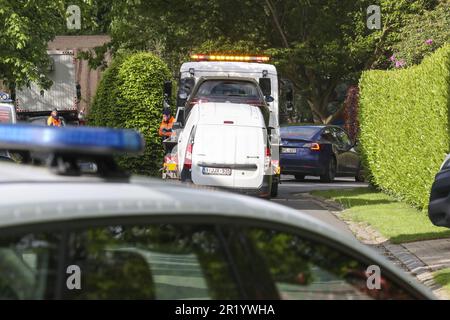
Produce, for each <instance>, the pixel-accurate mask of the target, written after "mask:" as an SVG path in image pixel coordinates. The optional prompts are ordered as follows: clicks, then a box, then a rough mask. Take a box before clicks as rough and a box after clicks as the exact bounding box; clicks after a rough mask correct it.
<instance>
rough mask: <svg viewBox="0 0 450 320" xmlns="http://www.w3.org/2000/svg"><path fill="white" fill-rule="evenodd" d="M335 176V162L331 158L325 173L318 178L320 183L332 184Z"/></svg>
mask: <svg viewBox="0 0 450 320" xmlns="http://www.w3.org/2000/svg"><path fill="white" fill-rule="evenodd" d="M335 176H336V160H335V159H334V158H331V159H330V161H329V162H328V166H327V168H326V169H325V173H324V174H323V175H321V176H320V181H321V182H333V180H334V178H335Z"/></svg>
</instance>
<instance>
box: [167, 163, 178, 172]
mask: <svg viewBox="0 0 450 320" xmlns="http://www.w3.org/2000/svg"><path fill="white" fill-rule="evenodd" d="M164 165H165V166H166V170H167V171H177V164H176V163H166V164H164Z"/></svg>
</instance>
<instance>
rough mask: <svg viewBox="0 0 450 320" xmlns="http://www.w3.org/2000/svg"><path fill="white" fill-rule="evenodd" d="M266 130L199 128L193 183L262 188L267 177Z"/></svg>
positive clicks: (227, 127) (195, 144) (215, 126)
mask: <svg viewBox="0 0 450 320" xmlns="http://www.w3.org/2000/svg"><path fill="white" fill-rule="evenodd" d="M263 130H264V129H263V128H261V127H253V126H240V125H233V124H223V125H217V124H214V125H207V124H204V125H198V127H197V130H196V134H195V142H194V148H193V158H192V181H193V182H194V183H195V184H200V185H210V186H219V187H227V188H258V187H259V186H260V185H261V184H262V181H263V177H264V156H265V143H264V137H265V135H264V131H263Z"/></svg>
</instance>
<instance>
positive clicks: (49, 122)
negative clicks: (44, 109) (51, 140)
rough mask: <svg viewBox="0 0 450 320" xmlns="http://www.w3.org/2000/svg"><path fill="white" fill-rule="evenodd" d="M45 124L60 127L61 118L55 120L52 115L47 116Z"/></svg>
mask: <svg viewBox="0 0 450 320" xmlns="http://www.w3.org/2000/svg"><path fill="white" fill-rule="evenodd" d="M47 125H48V126H53V127H61V119H58V120H56V119H55V118H53V117H52V116H50V117H48V118H47Z"/></svg>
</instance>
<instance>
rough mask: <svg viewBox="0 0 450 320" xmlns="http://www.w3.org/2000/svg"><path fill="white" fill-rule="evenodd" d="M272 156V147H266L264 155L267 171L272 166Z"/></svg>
mask: <svg viewBox="0 0 450 320" xmlns="http://www.w3.org/2000/svg"><path fill="white" fill-rule="evenodd" d="M271 156H272V154H271V153H270V148H269V147H266V156H265V157H264V170H265V171H267V170H268V169H269V168H270V164H271V159H270V158H271Z"/></svg>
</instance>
